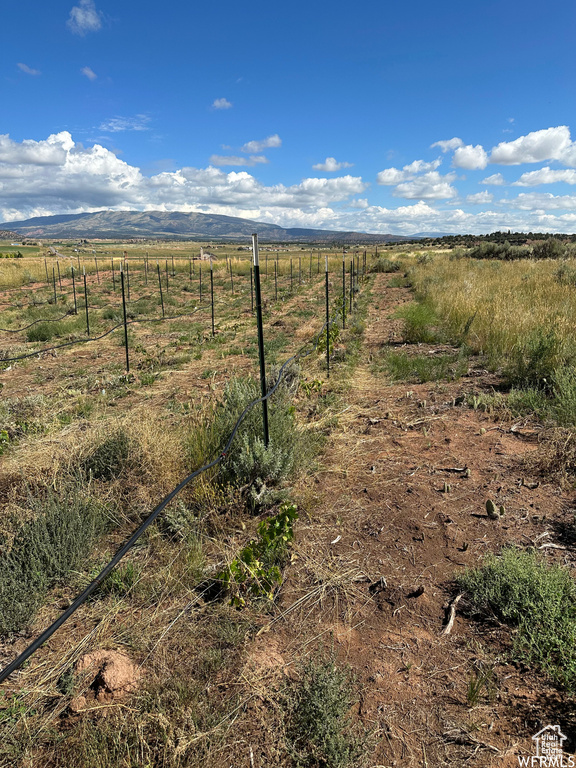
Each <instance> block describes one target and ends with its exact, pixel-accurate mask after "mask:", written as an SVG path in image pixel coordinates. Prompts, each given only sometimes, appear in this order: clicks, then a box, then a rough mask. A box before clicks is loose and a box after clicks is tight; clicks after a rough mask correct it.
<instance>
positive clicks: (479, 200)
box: [466, 191, 494, 205]
mask: <svg viewBox="0 0 576 768" xmlns="http://www.w3.org/2000/svg"><path fill="white" fill-rule="evenodd" d="M493 199H494V195H492V194H491V193H490V192H486V191H484V192H476V194H475V195H467V196H466V202H467V203H471V204H472V205H487V204H488V203H491V202H492V200H493Z"/></svg>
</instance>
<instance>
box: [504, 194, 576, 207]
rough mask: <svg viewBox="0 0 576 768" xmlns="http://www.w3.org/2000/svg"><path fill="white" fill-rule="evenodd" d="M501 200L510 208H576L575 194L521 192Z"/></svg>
mask: <svg viewBox="0 0 576 768" xmlns="http://www.w3.org/2000/svg"><path fill="white" fill-rule="evenodd" d="M502 202H504V203H506V204H507V205H508V206H510V208H516V209H518V210H521V211H554V210H562V209H564V210H565V209H575V208H576V196H574V195H552V194H551V193H550V192H522V193H521V194H519V195H518V197H515V198H513V199H512V200H503V201H502Z"/></svg>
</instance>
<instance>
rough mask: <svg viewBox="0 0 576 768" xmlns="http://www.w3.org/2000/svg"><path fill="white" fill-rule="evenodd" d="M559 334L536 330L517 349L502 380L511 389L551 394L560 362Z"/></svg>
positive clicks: (520, 342) (541, 329)
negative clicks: (540, 390)
mask: <svg viewBox="0 0 576 768" xmlns="http://www.w3.org/2000/svg"><path fill="white" fill-rule="evenodd" d="M562 346H563V345H562V340H561V339H560V337H559V336H558V334H557V333H556V332H555V331H554V329H551V330H545V329H544V328H542V327H539V328H536V329H535V330H533V331H532V332H531V333H529V334H528V335H527V336H526V337H525V338H524V339H522V340H521V341H519V342H518V344H517V345H516V347H515V349H514V351H513V353H512V355H511V360H510V362H509V364H508V365H507V366H506V368H505V369H504V376H505V378H506V380H507V381H508V383H509V384H510V385H511V386H515V387H521V388H535V389H544V390H550V389H551V388H552V386H553V383H554V376H555V372H556V370H557V368H559V367H560V365H561V364H562V362H564V361H563V354H562V353H563V349H562Z"/></svg>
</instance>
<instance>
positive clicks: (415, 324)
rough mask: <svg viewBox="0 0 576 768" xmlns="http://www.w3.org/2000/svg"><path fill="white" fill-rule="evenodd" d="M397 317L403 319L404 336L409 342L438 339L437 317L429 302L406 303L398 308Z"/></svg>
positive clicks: (425, 341) (424, 341)
mask: <svg viewBox="0 0 576 768" xmlns="http://www.w3.org/2000/svg"><path fill="white" fill-rule="evenodd" d="M397 317H401V318H402V319H403V320H404V338H405V340H406V341H407V342H408V343H409V344H417V343H419V342H420V343H424V344H432V343H434V342H436V341H439V340H440V339H439V334H438V330H437V325H438V322H439V321H438V317H437V315H436V312H435V311H434V309H433V307H432V305H431V304H430V303H428V302H426V301H424V302H414V303H413V304H408V306H406V307H402V308H401V309H400V310H398V312H397Z"/></svg>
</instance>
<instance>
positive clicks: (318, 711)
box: [287, 655, 366, 768]
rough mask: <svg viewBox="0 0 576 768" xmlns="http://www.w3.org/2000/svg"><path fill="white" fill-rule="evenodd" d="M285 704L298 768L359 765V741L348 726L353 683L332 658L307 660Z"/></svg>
mask: <svg viewBox="0 0 576 768" xmlns="http://www.w3.org/2000/svg"><path fill="white" fill-rule="evenodd" d="M291 693H292V699H291V700H290V701H289V703H288V728H287V737H288V746H289V751H290V752H291V753H292V756H293V758H294V760H295V763H296V765H298V766H301V768H316V767H318V768H319V767H320V766H323V768H347V767H348V766H355V765H358V764H359V761H360V758H361V756H362V754H363V752H364V751H365V741H366V739H365V737H364V738H363V737H362V736H361V735H359V734H358V733H355V732H354V729H353V728H352V726H351V723H350V708H351V706H352V705H353V703H354V700H355V696H354V683H353V680H352V678H351V675H350V672H349V671H348V670H347V669H345V668H342V667H339V666H338V665H337V664H336V663H335V661H334V658H333V657H326V656H325V655H320V656H318V657H316V658H314V657H313V658H311V659H309V660H308V661H307V662H306V663H305V664H303V665H302V667H301V669H300V679H299V680H298V682H297V683H295V684H294V685H293V688H292V692H291Z"/></svg>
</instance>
